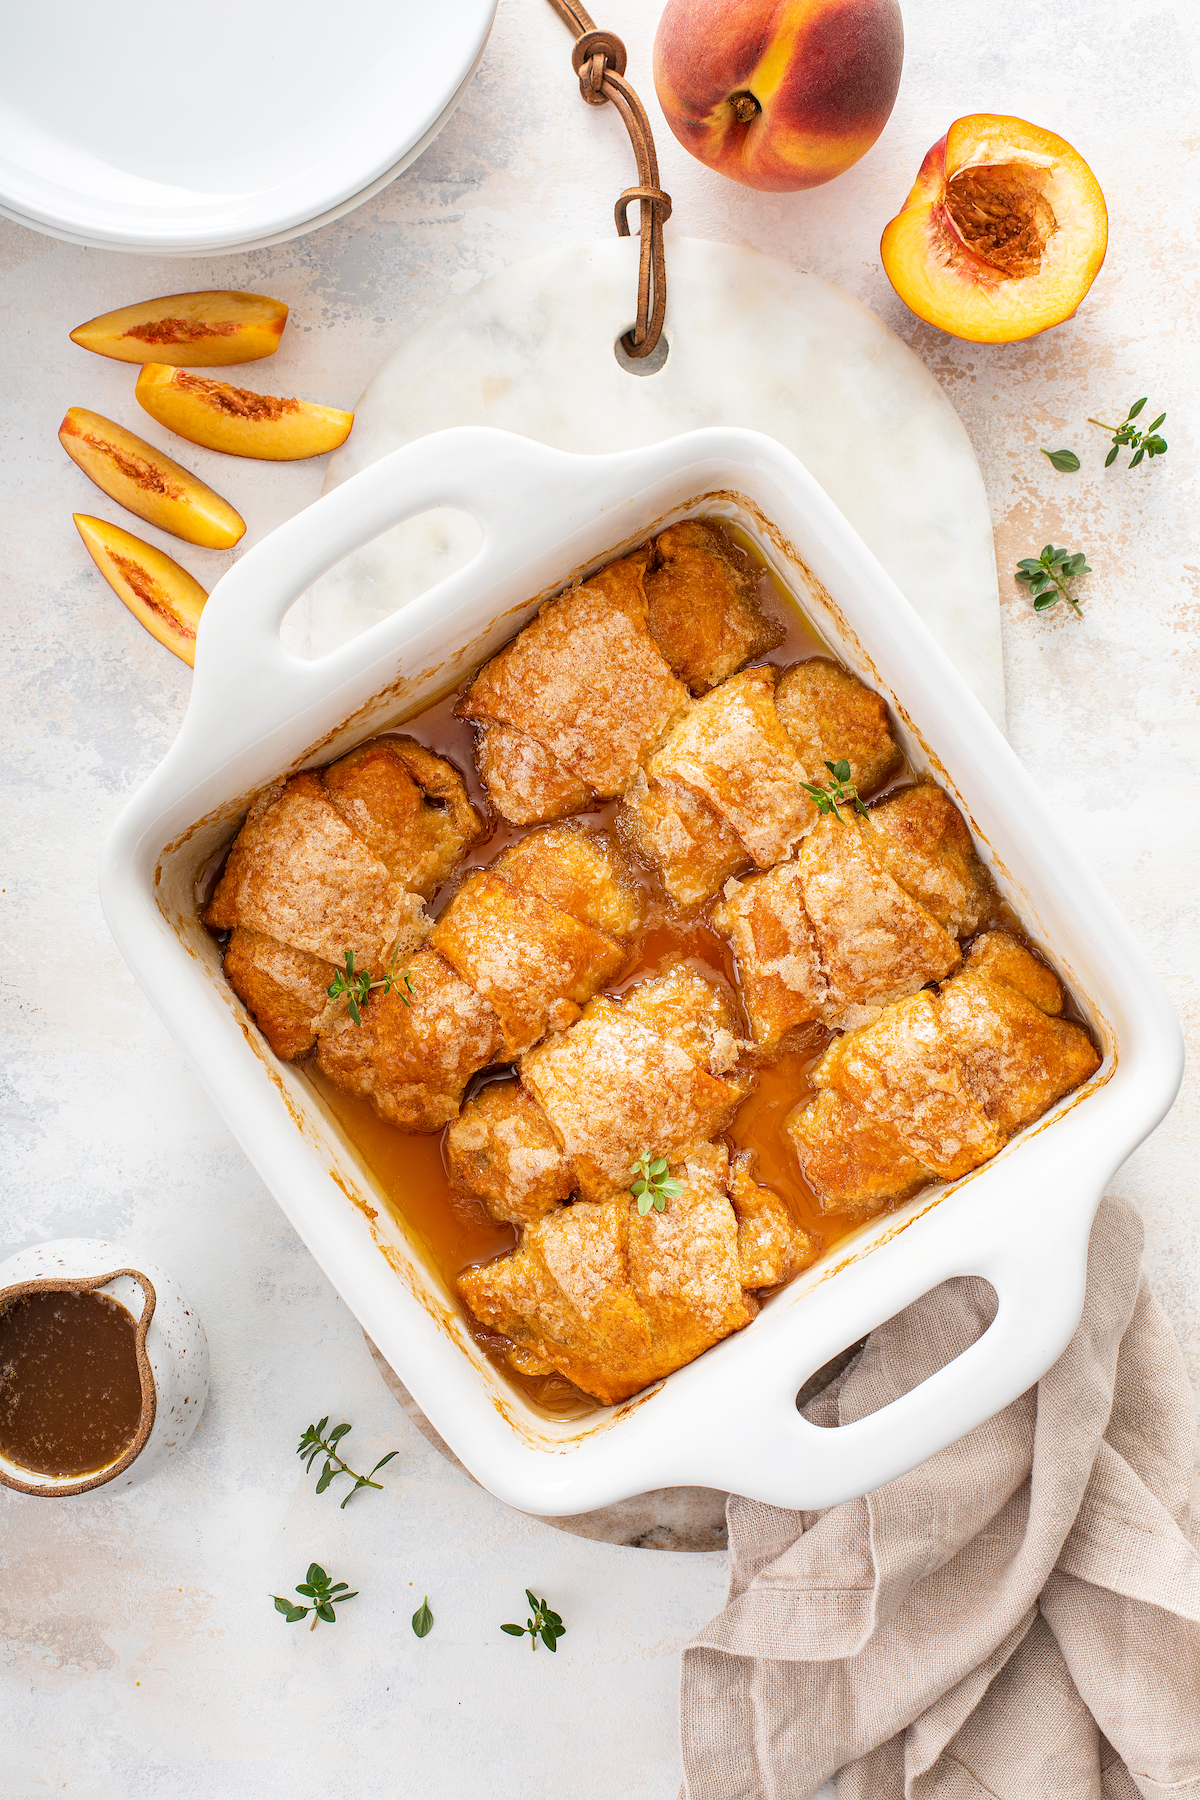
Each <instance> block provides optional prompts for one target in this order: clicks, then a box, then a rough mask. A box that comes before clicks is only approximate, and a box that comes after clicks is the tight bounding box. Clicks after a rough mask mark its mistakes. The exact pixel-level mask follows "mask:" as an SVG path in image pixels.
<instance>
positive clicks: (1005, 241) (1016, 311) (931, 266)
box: [879, 113, 1108, 344]
mask: <svg viewBox="0 0 1200 1800" xmlns="http://www.w3.org/2000/svg"><path fill="white" fill-rule="evenodd" d="M1107 246H1108V213H1107V211H1106V209H1105V205H1104V195H1103V194H1102V193H1101V192H1100V184H1099V182H1098V181H1097V180H1096V177H1095V176H1094V175H1093V174H1092V171H1091V170H1090V169H1089V168H1088V166H1087V164H1086V163H1085V162H1084V160H1083V158H1082V157H1081V156H1080V155H1079V154H1078V152H1077V151H1075V150H1072V148H1071V146H1070V144H1068V143H1066V142H1065V141H1064V140H1063V139H1062V138H1060V137H1056V136H1055V134H1054V133H1053V132H1052V131H1043V130H1042V129H1041V128H1040V127H1039V126H1037V125H1030V124H1028V123H1027V122H1026V121H1025V120H1024V119H1011V118H1006V117H1004V116H1002V115H1000V114H997V113H974V114H972V115H971V116H970V117H968V118H965V119H956V120H955V122H954V124H953V125H952V126H951V127H950V129H949V131H948V132H947V133H946V135H945V137H944V138H942V140H941V141H940V143H937V144H935V145H934V146H933V149H932V150H931V151H930V152H929V154H928V156H927V157H926V158H925V161H924V162H923V163H922V164H921V169H920V173H919V174H918V176H917V179H916V182H915V184H914V186H913V189H912V192H911V193H910V194H909V196H908V199H907V200H906V201H905V202H904V210H903V211H902V212H901V213H899V214H898V215H897V216H896V218H894V219H893V220H892V222H891V224H890V225H888V226H887V228H886V230H885V231H884V234H883V241H882V242H881V244H880V246H879V251H880V255H881V256H882V258H883V266H884V270H885V271H886V273H887V278H888V280H889V281H890V282H891V284H892V286H893V287H894V288H895V290H896V292H897V293H898V294H899V296H900V298H901V299H902V300H903V301H904V303H905V305H906V306H910V307H911V308H912V310H913V312H915V313H916V315H917V317H918V318H920V319H925V320H927V321H928V323H929V324H930V325H936V326H938V327H939V329H940V330H942V331H948V332H949V333H950V334H951V336H952V337H959V338H966V339H967V340H968V341H969V342H970V343H976V344H1009V343H1013V342H1015V341H1016V340H1017V339H1019V338H1027V337H1033V336H1035V335H1036V333H1038V332H1039V331H1046V330H1048V329H1049V327H1050V326H1051V325H1058V324H1060V323H1061V322H1062V320H1063V319H1069V318H1070V317H1071V315H1072V314H1073V313H1074V311H1075V309H1076V307H1077V306H1078V305H1079V303H1080V301H1081V300H1082V299H1083V297H1084V295H1085V294H1086V293H1087V291H1088V289H1089V288H1090V287H1091V285H1092V283H1093V281H1094V280H1095V279H1096V276H1097V275H1098V274H1099V273H1100V265H1101V264H1102V263H1103V261H1104V252H1105V250H1106V248H1107Z"/></svg>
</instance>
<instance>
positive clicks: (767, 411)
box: [284, 238, 1004, 1550]
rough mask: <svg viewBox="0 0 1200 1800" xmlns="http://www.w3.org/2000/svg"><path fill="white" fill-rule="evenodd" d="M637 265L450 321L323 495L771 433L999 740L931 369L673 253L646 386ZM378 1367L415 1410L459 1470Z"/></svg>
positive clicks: (989, 618)
mask: <svg viewBox="0 0 1200 1800" xmlns="http://www.w3.org/2000/svg"><path fill="white" fill-rule="evenodd" d="M636 255H637V244H636V241H635V240H634V239H618V238H613V239H608V240H605V241H603V242H601V243H595V244H580V245H573V246H571V247H570V248H567V249H564V250H554V251H551V252H549V253H548V254H547V255H545V256H538V257H532V258H529V259H528V260H526V261H524V262H519V263H516V264H514V265H513V266H511V267H510V268H507V269H505V270H503V271H502V272H501V273H500V274H498V275H493V276H490V277H488V278H487V279H486V280H484V281H481V282H479V283H478V285H477V286H475V287H473V288H471V289H469V290H468V291H467V292H466V293H465V294H462V295H460V296H458V297H457V298H455V299H454V300H451V301H449V302H447V303H446V304H444V305H443V307H442V308H441V310H440V311H439V312H438V314H437V315H436V316H435V317H434V318H433V319H431V320H429V321H428V322H427V323H426V324H425V325H423V326H421V327H420V328H419V329H418V330H416V331H414V332H412V333H411V334H410V335H409V336H408V337H407V338H405V340H404V341H403V343H402V344H400V346H399V347H398V348H397V349H396V350H395V351H393V353H392V355H391V356H390V357H389V358H388V360H387V362H386V363H385V364H384V366H383V368H382V369H381V370H380V372H379V374H378V375H377V376H376V377H375V379H374V381H372V383H371V385H370V386H369V387H368V389H367V391H366V393H365V394H364V395H363V397H362V399H361V401H360V402H359V405H358V410H357V413H356V417H355V423H354V430H353V432H352V433H351V435H350V438H349V440H348V441H347V443H346V444H345V446H344V447H343V448H342V449H341V450H340V451H339V452H338V453H337V454H336V456H335V457H334V458H333V460H332V462H331V464H330V468H329V472H328V475H327V477H326V481H325V491H326V492H328V491H329V489H330V488H333V487H337V486H339V485H340V484H341V483H342V482H343V481H346V480H348V479H349V477H350V476H351V475H354V474H356V473H357V472H358V471H359V470H360V469H364V468H366V467H367V466H368V465H369V464H370V463H373V462H375V461H377V460H378V459H379V458H380V457H381V456H385V455H386V454H387V453H388V452H389V451H390V450H395V449H397V448H398V447H399V446H400V445H401V444H405V443H408V442H410V441H411V440H412V439H413V438H416V437H420V436H422V435H424V434H425V433H427V432H429V431H433V430H439V429H442V428H444V427H447V426H451V425H493V426H496V427H498V428H500V429H501V430H505V431H513V432H517V433H519V434H520V435H522V436H525V437H532V438H537V439H539V440H540V441H541V442H543V443H547V444H553V445H555V446H557V447H558V448H559V449H563V450H571V451H576V452H582V453H591V454H600V453H603V452H605V451H610V450H619V449H625V448H628V447H629V446H631V445H636V444H650V443H656V442H658V441H659V440H660V439H662V438H666V437H673V436H675V435H676V434H677V433H679V432H681V431H692V430H696V429H697V428H699V427H700V426H704V425H718V424H734V425H742V426H746V427H749V428H750V429H753V430H756V431H763V432H766V433H768V434H769V435H770V436H772V437H775V438H778V439H779V440H780V442H781V443H784V444H786V445H787V446H788V447H789V448H790V449H791V450H793V451H794V452H795V453H796V455H797V456H799V457H800V458H801V460H802V461H803V462H805V463H806V464H807V466H808V467H809V468H810V469H811V470H812V472H813V474H814V475H815V476H816V477H817V479H818V480H819V481H820V482H821V485H822V486H823V487H824V488H825V490H826V492H827V493H828V494H829V495H830V496H831V497H832V498H833V499H834V500H835V501H836V502H837V504H838V505H839V506H840V507H841V509H842V511H843V512H844V513H845V514H846V515H847V517H848V518H849V519H850V520H851V521H852V523H853V524H854V525H855V526H857V528H858V530H859V531H860V532H861V533H862V536H863V537H864V538H865V539H866V541H867V543H868V544H869V545H870V546H871V548H872V549H873V550H874V551H875V553H876V555H877V556H878V557H879V559H880V561H881V562H882V563H883V564H884V566H885V568H887V569H888V570H889V571H890V573H891V574H892V576H893V577H894V578H895V580H896V582H897V584H898V586H899V587H900V588H901V589H902V591H903V592H904V593H905V594H906V595H907V596H908V598H909V599H910V600H911V601H912V603H913V605H914V606H915V607H916V608H917V610H918V612H919V613H920V614H921V615H922V617H923V618H924V620H925V622H926V623H927V624H928V626H929V627H930V629H931V630H932V631H933V632H934V634H935V636H936V637H938V639H939V640H940V641H941V643H942V644H943V645H944V646H945V648H946V650H947V651H948V652H949V654H950V655H951V656H952V657H953V659H954V660H955V662H956V663H957V664H958V667H959V668H960V669H961V670H962V673H963V675H964V676H965V677H966V679H967V680H968V681H969V682H970V683H971V685H972V686H973V687H974V689H975V691H976V692H977V693H978V695H979V697H980V698H981V700H982V701H983V702H984V704H985V705H986V706H987V708H988V710H989V711H990V712H991V714H992V716H993V717H994V718H995V719H996V720H997V721H998V722H999V723H1000V724H1001V725H1003V723H1004V675H1003V665H1002V661H1001V649H1000V613H999V599H998V594H997V585H996V559H995V553H994V549H993V544H992V525H991V515H990V513H989V510H988V502H987V496H986V494H985V492H984V487H983V480H982V477H981V475H980V473H979V465H978V463H977V462H976V460H975V452H974V450H973V449H972V448H971V444H970V441H969V439H968V437H967V434H966V431H965V430H964V428H963V425H962V422H961V421H960V419H959V417H958V414H957V413H956V412H955V411H954V408H953V407H952V406H951V404H950V402H949V401H948V400H947V399H946V396H945V395H944V394H943V392H942V390H941V388H940V387H939V386H938V383H937V381H936V380H935V378H934V377H933V376H932V375H931V374H930V373H929V371H928V369H926V367H925V365H924V364H923V363H922V362H920V361H919V360H918V358H917V357H916V356H914V355H913V353H912V351H911V350H909V348H908V346H907V345H906V344H904V343H902V342H901V340H900V339H899V338H898V337H897V336H896V335H895V333H894V332H892V331H889V330H888V328H887V326H886V325H884V324H883V323H882V321H881V320H879V319H878V318H876V316H875V315H874V313H872V312H870V311H868V309H867V308H866V307H864V306H862V305H861V304H860V303H859V302H858V301H857V300H854V299H852V298H851V297H850V295H849V294H845V293H843V292H842V290H841V289H840V288H837V287H834V286H833V285H832V284H831V283H830V282H827V281H823V280H822V279H821V278H820V277H819V276H816V275H801V274H798V273H797V272H796V271H795V270H794V269H791V268H789V267H788V266H787V265H786V264H785V263H781V262H779V261H777V260H776V259H774V258H773V257H768V256H764V255H762V254H761V253H760V252H759V251H756V250H739V249H736V248H733V247H732V246H730V245H727V244H717V243H706V242H702V241H701V240H699V239H692V238H672V239H670V240H669V242H668V251H667V255H668V288H667V291H668V306H667V325H666V334H665V335H666V357H665V361H664V360H663V359H662V357H661V355H659V356H656V357H655V358H653V359H650V360H651V361H652V362H653V365H654V366H653V372H651V373H640V372H634V371H635V369H636V367H637V365H634V364H631V363H630V362H629V360H628V359H625V360H620V359H618V356H617V354H616V350H615V345H616V341H617V339H618V338H619V337H620V336H621V334H622V333H623V332H624V331H625V330H626V329H627V328H628V326H629V324H630V322H631V311H632V305H633V299H634V296H635V294H636V261H635V259H636ZM479 535H480V534H479V528H478V526H477V525H476V524H475V521H474V520H473V519H471V518H470V517H469V516H468V515H466V514H465V513H460V512H456V511H451V510H439V511H437V512H430V513H426V514H424V515H422V516H421V517H419V518H415V519H410V520H408V521H407V522H406V523H405V524H403V525H399V526H396V527H395V528H394V529H393V530H392V531H389V532H386V533H385V534H384V535H383V536H382V537H379V538H376V539H375V541H374V542H373V543H371V544H369V545H367V546H366V547H365V548H364V549H363V550H361V551H359V552H357V553H356V554H355V555H354V556H351V557H349V558H347V559H346V561H344V562H343V563H341V564H340V565H339V566H338V567H337V568H336V569H334V570H332V571H331V572H330V574H328V575H327V576H325V577H324V578H323V580H322V581H321V582H319V583H318V584H316V585H315V586H314V588H313V589H312V590H311V592H310V593H309V594H308V595H307V596H306V597H305V599H304V600H303V601H302V602H300V603H299V604H298V605H297V606H296V607H295V608H294V609H293V611H292V614H291V615H290V617H289V619H288V620H287V621H286V622H285V628H284V630H285V640H286V641H288V642H289V644H290V646H291V647H292V648H293V649H295V650H297V651H298V652H300V653H303V654H305V655H309V656H319V655H323V654H324V653H325V652H326V651H328V650H331V649H333V648H334V647H335V646H336V645H338V644H341V643H344V642H346V641H347V640H348V639H349V638H351V637H354V636H355V635H356V634H357V633H358V632H360V631H362V630H363V629H364V628H365V627H366V626H368V625H370V624H373V623H375V622H376V620H378V619H381V618H384V617H386V616H387V615H388V614H389V613H391V612H394V611H395V610H396V608H397V607H399V606H402V605H404V604H405V603H406V602H407V601H409V600H412V599H415V598H416V596H417V595H418V594H421V593H423V592H425V591H426V590H427V589H428V588H429V587H431V586H432V585H433V583H434V582H435V581H438V580H440V579H441V578H442V577H443V576H444V575H447V574H449V573H450V572H451V571H452V570H453V569H456V568H460V567H462V566H463V564H465V563H466V562H467V561H468V560H469V559H470V557H471V556H472V555H473V554H474V551H475V549H476V548H477V546H478V543H479ZM372 1352H373V1354H374V1355H375V1357H376V1360H377V1362H379V1363H380V1367H381V1370H382V1372H383V1373H384V1376H385V1379H386V1380H387V1381H388V1384H389V1386H390V1387H391V1389H392V1392H393V1393H394V1394H395V1395H396V1397H397V1399H398V1400H399V1401H400V1403H401V1405H402V1406H403V1407H404V1409H405V1411H406V1412H407V1413H408V1414H409V1415H410V1417H412V1418H413V1420H414V1422H415V1423H416V1424H417V1426H418V1428H419V1429H420V1430H421V1431H422V1432H423V1433H424V1435H425V1436H426V1437H427V1438H428V1439H429V1441H430V1442H431V1443H433V1444H435V1446H436V1447H437V1448H438V1449H439V1450H441V1451H442V1452H443V1454H445V1455H447V1456H450V1452H449V1451H448V1450H447V1449H446V1447H445V1445H444V1444H443V1443H442V1441H441V1439H440V1438H439V1437H438V1435H437V1433H436V1432H435V1431H434V1430H433V1428H432V1427H431V1426H430V1425H429V1424H428V1422H427V1421H426V1420H425V1419H424V1418H423V1417H422V1416H421V1414H420V1412H419V1409H418V1408H417V1407H416V1404H415V1402H414V1401H413V1400H412V1398H411V1396H409V1395H408V1393H407V1391H406V1390H405V1389H403V1387H402V1386H401V1384H400V1382H399V1380H398V1378H397V1377H396V1376H395V1375H394V1374H393V1373H392V1371H391V1370H390V1369H388V1368H386V1366H385V1365H384V1364H383V1363H382V1359H381V1358H380V1357H379V1354H378V1352H377V1351H375V1349H374V1346H373V1345H372ZM451 1460H454V1459H453V1458H451ZM724 1500H725V1496H724V1495H723V1494H718V1493H715V1492H711V1493H710V1492H709V1490H707V1489H695V1490H691V1489H664V1490H661V1491H660V1492H659V1493H656V1494H653V1495H640V1496H638V1497H637V1498H636V1499H635V1500H632V1501H626V1502H624V1503H622V1505H620V1506H616V1507H607V1508H604V1509H603V1510H602V1511H601V1512H599V1513H595V1514H587V1515H585V1516H584V1517H583V1518H581V1519H578V1520H548V1521H547V1523H550V1524H557V1525H560V1526H561V1527H562V1528H563V1529H565V1530H568V1531H575V1532H577V1533H579V1534H580V1535H583V1536H588V1537H596V1538H602V1539H604V1540H606V1541H607V1542H610V1543H620V1544H626V1545H630V1546H633V1545H637V1546H638V1547H646V1548H655V1549H658V1548H670V1549H689V1550H693V1549H707V1548H711V1547H713V1545H714V1544H717V1543H720V1542H721V1541H723V1513H724Z"/></svg>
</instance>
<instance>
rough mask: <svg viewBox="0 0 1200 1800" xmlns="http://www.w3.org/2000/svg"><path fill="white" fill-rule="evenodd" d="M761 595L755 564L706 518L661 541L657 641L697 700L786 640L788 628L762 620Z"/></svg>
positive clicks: (653, 579)
mask: <svg viewBox="0 0 1200 1800" xmlns="http://www.w3.org/2000/svg"><path fill="white" fill-rule="evenodd" d="M758 588H759V574H758V570H757V569H756V568H755V567H754V565H753V563H752V562H751V561H750V558H749V557H748V556H747V555H746V554H745V552H744V551H742V550H739V549H738V548H737V546H736V545H735V544H734V542H733V540H732V539H731V538H730V537H729V536H728V534H727V533H726V532H724V531H722V530H721V529H720V528H719V527H717V526H715V525H709V524H706V523H705V521H704V520H703V519H686V520H684V521H683V523H682V524H679V525H669V526H668V527H667V529H666V530H665V531H662V532H660V533H659V535H658V537H657V538H656V539H655V540H654V556H653V561H652V563H651V565H650V569H649V573H648V574H647V576H646V599H647V602H648V604H649V609H650V610H649V623H650V631H651V635H652V636H653V638H654V641H655V643H656V644H657V645H658V647H659V649H660V650H661V651H662V653H663V655H664V656H665V657H666V659H667V662H668V663H669V664H670V666H671V668H672V670H673V671H674V673H675V674H676V675H678V676H679V679H680V680H681V681H685V682H686V683H687V685H688V687H689V688H690V689H691V690H692V692H693V694H704V693H707V692H708V690H709V688H712V687H716V685H717V683H718V682H719V681H724V680H725V679H726V677H727V676H730V675H732V674H733V673H734V672H735V670H737V669H740V668H741V667H742V664H743V663H748V662H749V661H750V660H751V658H752V657H755V656H762V655H763V654H764V653H765V652H766V651H768V650H773V649H774V648H775V646H776V644H778V643H779V642H780V641H781V640H782V638H783V626H782V625H780V624H778V623H776V622H775V621H774V620H772V619H765V618H764V617H763V615H762V612H761V610H760V606H759V598H758Z"/></svg>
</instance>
